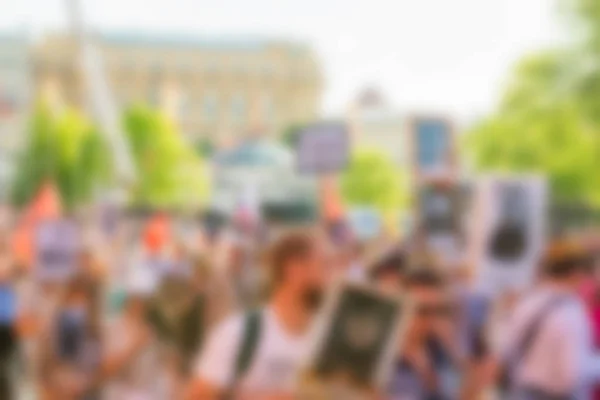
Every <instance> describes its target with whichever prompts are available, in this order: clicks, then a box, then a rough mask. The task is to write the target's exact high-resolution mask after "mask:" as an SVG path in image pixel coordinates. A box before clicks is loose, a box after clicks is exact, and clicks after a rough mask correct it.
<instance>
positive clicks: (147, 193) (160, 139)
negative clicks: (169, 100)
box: [124, 105, 208, 208]
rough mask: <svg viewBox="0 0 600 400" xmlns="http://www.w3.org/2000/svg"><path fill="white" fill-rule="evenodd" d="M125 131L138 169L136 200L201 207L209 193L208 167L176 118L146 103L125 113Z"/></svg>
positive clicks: (152, 203)
mask: <svg viewBox="0 0 600 400" xmlns="http://www.w3.org/2000/svg"><path fill="white" fill-rule="evenodd" d="M124 123H125V130H126V132H127V137H128V139H129V143H130V147H131V151H132V153H133V156H134V162H135V165H136V168H137V182H136V184H135V186H134V188H133V193H132V200H133V202H134V203H135V204H136V205H143V206H151V207H167V208H181V207H197V206H199V205H201V204H202V202H203V201H204V200H205V199H206V196H207V194H208V180H207V169H206V168H205V166H204V164H203V163H202V160H201V159H200V157H199V156H198V154H197V152H196V151H195V149H194V147H193V146H191V145H188V144H187V143H186V142H185V141H184V139H183V137H182V136H181V135H180V134H179V132H177V130H176V129H175V126H174V124H173V123H172V121H170V120H169V118H167V117H166V116H165V115H163V114H162V113H160V112H158V111H155V110H153V109H151V108H148V107H146V106H141V105H138V106H134V107H132V108H130V109H129V110H128V111H127V112H126V113H125V122H124Z"/></svg>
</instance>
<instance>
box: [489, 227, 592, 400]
mask: <svg viewBox="0 0 600 400" xmlns="http://www.w3.org/2000/svg"><path fill="white" fill-rule="evenodd" d="M585 262H586V260H585V257H584V254H583V252H582V249H581V247H580V245H579V244H578V243H577V242H574V241H570V240H564V239H561V240H556V241H555V242H553V243H551V244H550V245H549V246H548V248H547V249H546V252H545V255H544V258H543V263H542V275H541V282H540V283H539V284H538V285H537V287H536V288H535V289H534V290H533V292H532V293H530V294H528V295H527V296H525V297H524V298H523V299H522V300H521V301H520V302H519V303H518V305H517V306H516V309H515V312H514V315H513V316H512V318H511V320H510V322H509V324H508V326H507V327H506V328H507V329H505V331H504V332H505V334H504V335H505V340H504V342H503V343H502V344H501V346H500V354H499V357H500V360H501V363H503V367H502V372H503V375H502V378H503V379H502V382H501V383H502V386H503V388H504V390H505V392H506V396H507V397H509V398H514V399H577V400H579V399H582V400H583V399H589V398H590V397H589V396H590V393H589V384H590V380H592V379H598V378H600V357H599V356H598V354H597V353H595V351H594V347H593V341H592V336H591V332H592V330H591V326H590V322H589V319H588V316H587V313H586V309H585V304H584V303H583V301H582V299H581V298H580V297H579V296H578V295H577V289H578V287H579V285H580V283H581V280H582V278H583V277H584V270H585Z"/></svg>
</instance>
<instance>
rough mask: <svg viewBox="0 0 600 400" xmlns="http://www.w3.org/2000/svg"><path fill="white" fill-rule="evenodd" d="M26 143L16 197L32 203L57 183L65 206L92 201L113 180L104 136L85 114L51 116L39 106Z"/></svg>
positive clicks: (14, 188) (70, 112) (15, 200)
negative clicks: (48, 185) (41, 191)
mask: <svg viewBox="0 0 600 400" xmlns="http://www.w3.org/2000/svg"><path fill="white" fill-rule="evenodd" d="M27 135H28V138H27V144H26V146H25V148H24V149H23V151H22V152H21V154H20V156H19V159H18V161H17V167H16V176H15V178H14V180H13V183H12V191H11V197H12V201H13V203H14V204H15V205H17V206H23V205H25V204H27V203H29V202H30V201H31V200H32V199H33V197H34V196H35V195H36V193H37V192H38V191H39V189H40V187H41V186H42V184H43V183H45V182H48V181H50V182H53V183H54V184H55V185H56V187H57V189H58V191H59V193H60V195H61V198H62V201H63V203H64V206H65V207H66V208H67V209H72V208H74V207H76V206H77V205H80V204H82V203H85V202H87V201H90V200H91V199H92V197H93V195H94V194H95V193H96V191H97V190H98V189H99V188H101V187H102V186H104V185H107V184H108V183H109V181H110V177H111V173H112V169H111V167H110V166H111V162H110V153H109V151H108V147H107V145H106V143H105V142H104V140H103V138H102V136H101V135H100V134H99V133H98V131H96V130H95V129H94V127H93V126H92V124H91V123H90V122H89V121H88V120H87V119H86V118H84V117H83V116H82V115H81V114H79V113H77V112H75V111H73V110H67V111H64V112H59V113H56V112H52V111H51V110H50V109H49V108H48V107H47V106H46V105H44V104H41V103H40V104H39V105H38V106H37V107H36V109H35V111H34V113H33V116H32V119H31V121H30V124H29V128H28V130H27Z"/></svg>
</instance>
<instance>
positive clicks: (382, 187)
mask: <svg viewBox="0 0 600 400" xmlns="http://www.w3.org/2000/svg"><path fill="white" fill-rule="evenodd" d="M341 186H342V193H343V196H344V198H345V200H346V201H347V202H348V203H349V204H351V205H355V206H370V207H375V208H377V209H378V210H379V211H381V212H384V213H387V212H391V211H394V210H397V209H399V208H401V207H402V206H406V204H407V202H408V187H407V175H406V174H405V173H404V172H403V171H401V170H399V169H398V168H397V167H396V166H395V165H394V163H393V162H392V160H391V159H390V158H389V157H387V156H386V155H385V153H382V152H379V151H377V150H374V149H367V150H364V149H361V150H358V151H357V152H356V153H355V154H354V155H353V157H352V161H351V163H350V165H349V166H348V169H347V170H346V171H345V172H344V173H343V175H342V179H341Z"/></svg>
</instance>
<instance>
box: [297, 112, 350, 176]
mask: <svg viewBox="0 0 600 400" xmlns="http://www.w3.org/2000/svg"><path fill="white" fill-rule="evenodd" d="M296 151H297V154H296V157H297V164H298V170H299V171H300V172H301V173H309V174H319V173H327V172H335V171H339V170H342V169H344V168H345V167H346V165H347V164H348V160H349V153H350V144H349V137H348V130H347V128H346V126H345V125H344V124H338V123H322V124H316V125H312V126H310V127H307V128H304V129H303V130H301V131H300V132H299V135H298V144H297V148H296Z"/></svg>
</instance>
